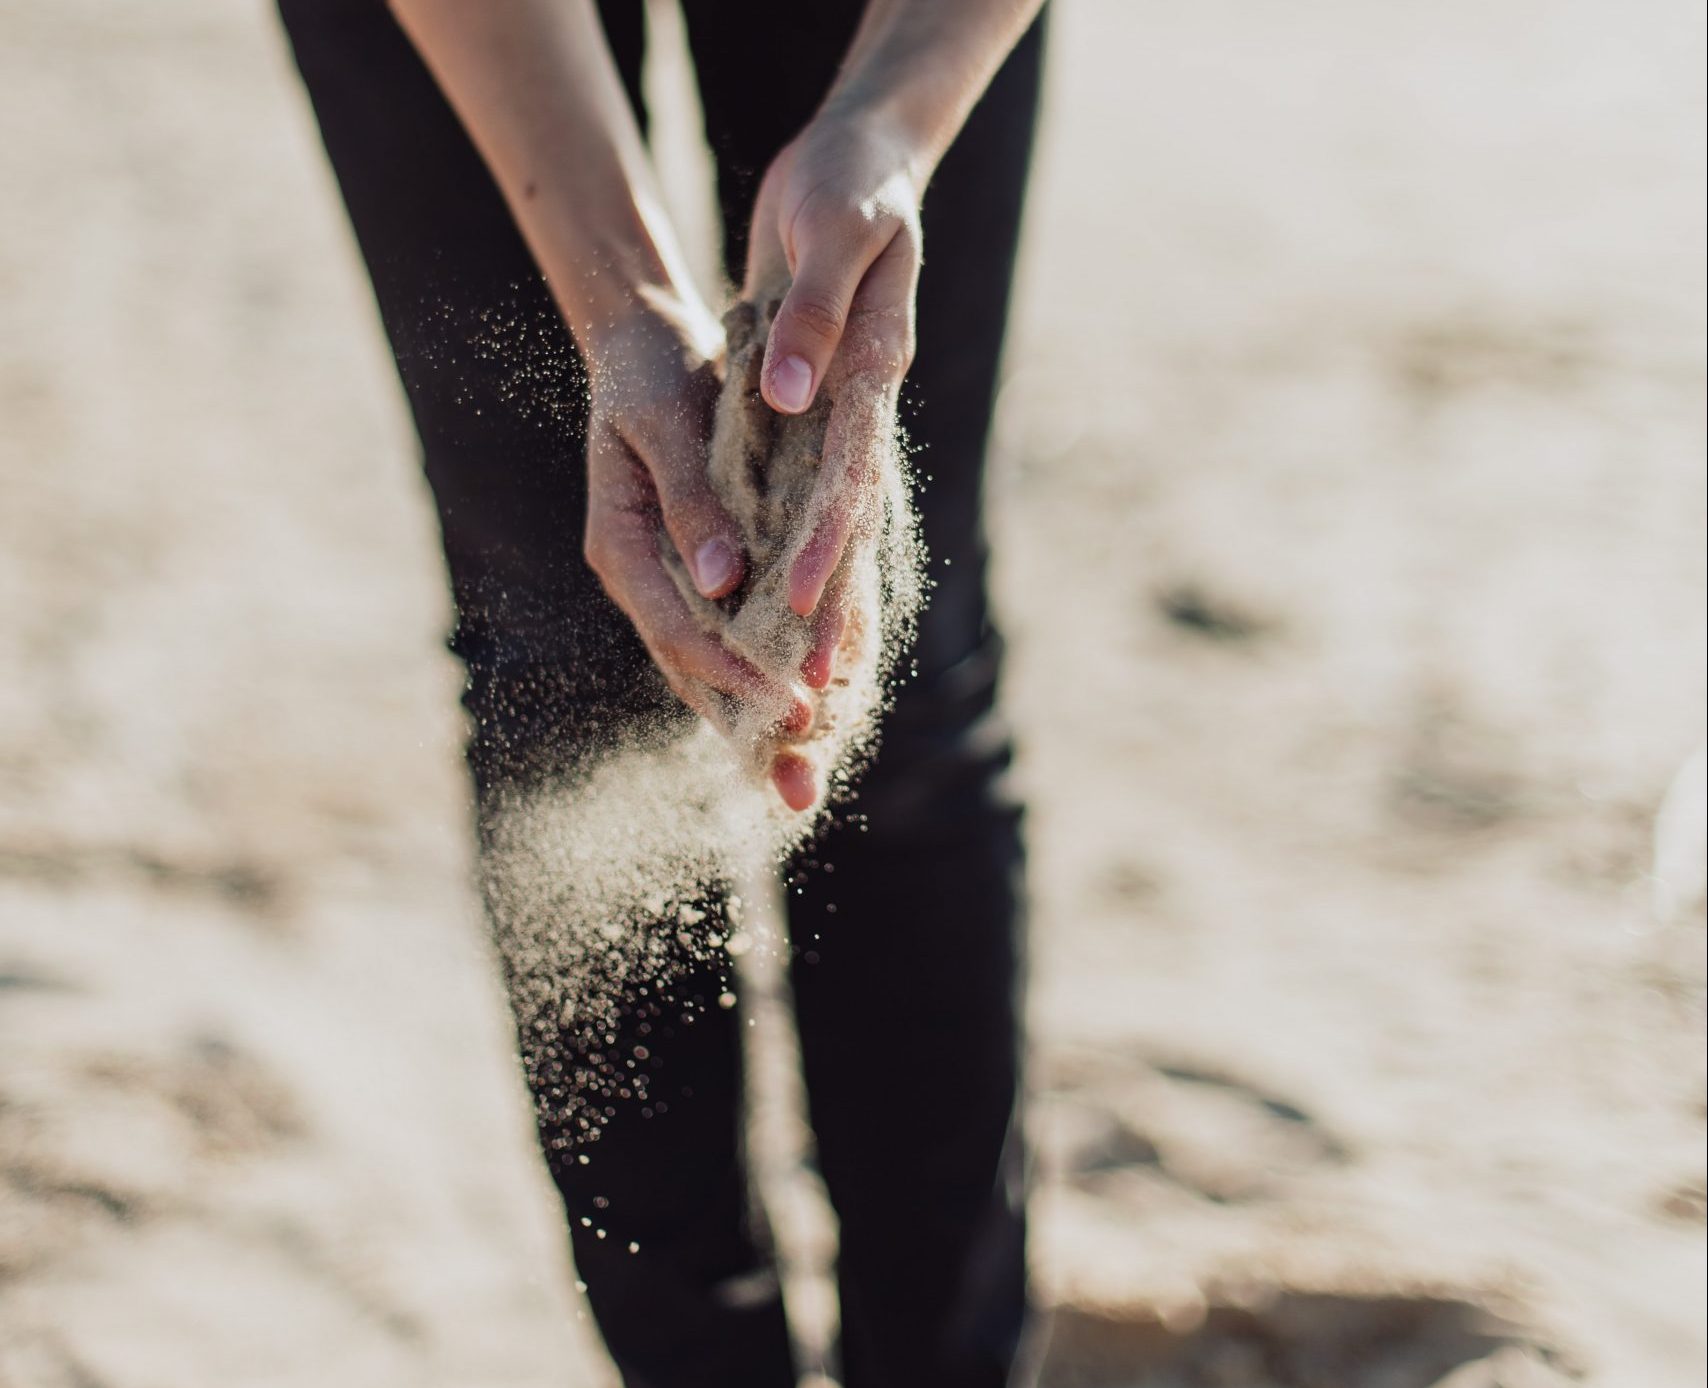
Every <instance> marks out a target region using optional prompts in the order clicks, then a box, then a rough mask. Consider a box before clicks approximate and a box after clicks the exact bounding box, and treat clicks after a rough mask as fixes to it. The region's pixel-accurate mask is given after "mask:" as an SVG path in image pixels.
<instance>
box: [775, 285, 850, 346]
mask: <svg viewBox="0 0 1708 1388" xmlns="http://www.w3.org/2000/svg"><path fill="white" fill-rule="evenodd" d="M788 310H789V317H790V319H791V321H792V322H793V324H794V325H795V326H796V327H797V328H800V329H804V330H805V331H806V332H807V333H808V334H809V335H811V336H812V337H815V338H818V339H820V340H821V341H830V342H833V341H835V340H836V339H837V338H839V337H841V336H842V331H843V329H844V328H845V327H846V326H847V323H848V311H847V309H846V308H845V307H844V306H843V304H842V303H841V301H840V300H838V299H837V298H836V296H835V295H834V294H831V293H829V292H827V291H825V290H820V289H811V288H808V289H797V290H796V292H795V293H794V294H793V295H791V296H790V299H789V305H788Z"/></svg>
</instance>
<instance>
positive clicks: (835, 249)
mask: <svg viewBox="0 0 1708 1388" xmlns="http://www.w3.org/2000/svg"><path fill="white" fill-rule="evenodd" d="M919 166H920V156H919V153H918V151H916V150H915V149H914V148H913V145H912V143H911V142H910V141H909V140H908V139H907V138H906V137H905V136H904V135H903V134H902V133H901V132H900V131H899V130H898V129H896V128H895V127H893V126H891V125H889V124H888V123H886V122H884V121H883V120H882V119H881V118H879V117H877V116H875V115H873V114H871V113H850V114H838V113H835V112H833V111H829V110H827V111H826V112H825V113H823V114H821V115H820V116H819V117H818V118H817V119H816V120H814V122H813V123H812V124H811V125H809V126H808V127H807V129H806V130H805V131H803V132H802V133H801V135H799V136H798V137H797V138H796V139H795V140H794V141H793V142H792V143H790V144H789V145H787V146H786V147H785V148H784V149H783V151H782V152H781V153H780V154H779V155H778V156H777V158H776V159H775V160H774V161H773V162H772V164H771V167H770V169H769V170H768V171H767V172H766V175H765V178H764V181H763V182H762V183H761V185H760V189H759V197H758V201H757V203H756V205H755V208H754V213H753V231H752V237H751V239H750V242H749V249H748V261H747V286H746V289H745V291H744V292H745V293H746V294H747V295H748V297H758V296H763V295H765V294H766V293H767V291H768V289H769V287H771V286H776V285H781V284H783V283H785V282H789V289H788V292H787V294H786V295H785V296H784V298H783V303H782V307H781V308H780V309H779V310H778V313H777V316H776V319H775V321H774V322H773V323H772V325H771V333H770V337H769V339H768V340H767V342H766V347H765V365H764V369H763V373H762V376H761V391H762V393H763V394H764V396H765V399H766V402H767V403H768V404H769V405H770V406H771V408H772V409H775V410H778V411H781V412H782V413H784V414H801V413H803V412H804V411H806V410H807V409H808V408H810V407H811V405H812V402H813V400H814V399H815V398H816V397H817V395H818V392H819V389H820V387H821V386H823V385H824V384H825V383H826V382H827V381H828V382H829V383H830V387H831V389H832V391H833V392H834V395H835V404H834V405H833V406H832V409H831V414H830V419H829V421H828V425H827V429H826V433H825V447H824V464H823V469H822V471H821V473H820V476H819V482H818V486H819V488H820V496H819V498H818V500H819V502H820V510H819V514H820V515H821V516H822V519H821V520H820V521H819V523H818V525H817V527H816V528H815V530H814V531H813V533H812V535H811V537H810V538H809V539H808V541H807V543H806V545H805V546H804V548H803V549H802V550H801V553H800V555H799V557H798V558H797V559H796V561H795V566H794V569H793V570H792V572H791V573H790V576H789V605H790V606H791V607H793V608H794V610H795V611H796V612H798V613H800V614H801V615H802V616H813V617H814V618H815V621H814V642H813V649H812V651H811V653H810V654H809V655H808V656H807V659H806V661H805V663H804V664H803V665H802V667H801V675H802V678H803V679H804V680H805V681H806V683H807V684H808V685H809V686H811V687H812V688H814V689H822V688H824V687H825V686H826V685H828V684H829V683H830V679H831V675H832V668H831V666H832V661H833V658H834V654H835V651H836V648H837V645H838V643H839V642H840V641H841V639H842V633H843V628H844V625H845V624H846V621H847V611H846V606H845V600H844V598H843V595H842V594H841V593H840V592H838V591H836V590H835V589H834V588H831V589H830V591H828V592H827V585H830V582H831V578H832V575H833V574H835V572H836V569H837V565H838V564H839V563H840V562H841V560H842V556H843V552H844V551H845V550H846V549H847V547H848V544H849V541H850V538H851V537H852V536H853V535H854V534H856V533H857V532H858V531H859V529H860V527H861V523H862V521H863V520H865V519H866V518H867V517H868V516H869V514H870V512H871V510H872V508H873V507H874V506H875V505H876V502H877V487H878V483H879V478H878V477H877V476H876V475H875V474H874V472H873V470H872V466H871V464H872V452H871V449H870V446H869V445H870V439H871V433H872V430H873V429H874V428H885V427H887V417H888V415H889V414H890V413H891V412H893V408H894V402H895V397H896V394H897V392H898V391H899V389H900V386H901V381H902V377H903V376H905V375H906V374H907V369H908V367H909V366H910V365H911V364H912V362H913V351H914V292H915V289H916V288H917V286H918V283H919V265H920V222H919V199H920V180H919V175H918V173H917V169H918V168H919ZM791 281H792V282H791ZM772 292H774V291H772ZM850 386H852V387H853V388H852V389H849V388H848V387H850Z"/></svg>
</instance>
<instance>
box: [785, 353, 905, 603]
mask: <svg viewBox="0 0 1708 1388" xmlns="http://www.w3.org/2000/svg"><path fill="white" fill-rule="evenodd" d="M893 398H894V391H893V388H885V387H883V386H880V385H872V386H871V387H870V388H866V386H864V385H863V386H861V387H860V388H857V389H848V390H845V391H843V392H842V393H841V394H840V395H839V396H838V398H837V401H836V405H835V406H834V408H832V410H831V412H830V422H829V425H828V426H827V427H826V429H825V434H824V462H823V464H822V465H821V466H820V468H819V476H818V481H817V482H816V483H815V484H814V487H813V499H812V505H811V512H809V514H815V515H816V519H815V520H814V521H813V523H812V530H811V531H810V532H809V534H808V536H807V542H806V544H804V545H803V546H801V551H800V553H799V554H798V555H796V556H795V560H794V562H793V564H792V565H791V566H790V568H789V606H790V607H791V608H793V609H794V611H795V612H797V613H799V614H800V615H801V616H803V617H810V616H811V615H812V614H813V613H814V612H815V611H816V610H817V609H818V606H819V603H820V601H821V600H822V599H823V597H824V592H825V587H826V585H828V584H829V582H830V580H831V576H832V575H833V574H835V572H836V567H837V565H838V564H840V563H841V562H842V556H843V554H844V553H845V552H846V551H847V549H848V542H849V540H850V539H851V538H852V537H853V536H854V534H855V532H856V531H857V530H859V529H860V528H861V525H862V523H863V522H865V521H867V520H868V518H870V517H873V516H875V507H874V506H873V505H872V502H873V491H874V489H875V488H876V486H877V484H878V470H879V467H880V465H881V463H882V460H883V457H884V453H885V450H887V449H889V448H892V447H894V440H893V438H892V437H891V434H890V424H889V421H890V419H891V418H892V416H893V412H894V407H893V403H892V402H893Z"/></svg>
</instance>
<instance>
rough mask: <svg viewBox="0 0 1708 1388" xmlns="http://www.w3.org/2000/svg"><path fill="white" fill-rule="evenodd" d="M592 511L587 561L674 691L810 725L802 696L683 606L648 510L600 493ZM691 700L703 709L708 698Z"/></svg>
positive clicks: (808, 708) (809, 709) (781, 720)
mask: <svg viewBox="0 0 1708 1388" xmlns="http://www.w3.org/2000/svg"><path fill="white" fill-rule="evenodd" d="M595 495H596V497H597V498H598V499H596V500H595V501H594V502H593V504H591V505H590V506H589V508H588V518H587V531H588V537H587V557H588V561H589V562H590V563H591V564H592V566H593V569H594V571H595V572H596V573H597V574H598V575H599V579H600V582H601V583H603V584H604V586H605V591H606V592H607V593H609V594H610V595H611V598H612V600H613V601H614V602H615V603H616V604H617V605H618V606H619V607H620V608H622V609H623V611H624V613H625V614H627V616H628V618H629V620H630V621H631V622H633V623H634V627H635V630H636V631H637V632H638V633H639V634H640V637H641V640H642V641H643V642H645V644H646V647H647V650H648V652H649V653H650V654H651V655H652V658H653V661H654V662H655V663H656V664H657V665H658V667H659V668H660V670H662V671H663V672H664V674H665V678H666V680H667V681H671V682H672V686H671V687H672V688H674V689H676V690H677V693H678V694H681V692H682V691H681V689H679V688H677V684H678V683H680V682H683V681H698V682H699V683H700V684H703V685H707V686H709V687H710V688H711V689H713V690H716V691H718V692H720V693H722V694H727V695H729V696H731V697H732V698H736V699H739V700H742V701H744V702H746V703H751V704H756V705H759V706H760V707H762V708H766V709H770V710H774V711H775V714H776V718H777V721H778V724H779V725H780V726H782V727H785V728H792V727H804V726H807V725H810V724H811V721H812V707H811V705H810V704H808V703H807V701H806V700H805V699H804V698H803V697H802V695H801V694H800V693H799V692H798V691H796V690H794V689H791V688H788V687H787V686H785V685H783V684H782V683H780V682H779V681H776V680H774V679H771V678H769V677H767V676H766V675H765V674H763V673H762V672H761V671H759V670H757V669H756V668H754V666H752V665H751V664H749V663H748V662H747V661H745V660H742V659H741V658H740V657H739V656H737V655H735V654H734V653H733V652H731V651H729V650H728V649H727V648H725V647H724V645H723V644H722V643H721V642H719V641H718V640H717V639H716V638H715V637H713V636H712V635H711V634H709V633H708V632H706V631H705V630H704V629H703V628H702V627H701V626H700V625H699V623H698V622H697V621H695V619H694V616H693V614H692V613H691V612H690V611H689V610H688V605H687V603H686V602H684V601H683V598H682V594H681V593H680V591H678V589H677V587H676V583H675V580H673V579H672V578H671V577H670V575H669V573H668V572H666V570H665V568H664V564H663V561H662V560H661V559H660V558H659V554H658V545H659V539H658V533H657V519H656V517H655V515H654V514H653V513H652V512H651V510H650V509H649V508H648V509H631V508H624V507H616V506H611V505H608V504H606V503H605V501H604V499H603V498H604V496H605V495H608V493H597V492H596V494H595ZM685 702H687V703H689V704H690V705H692V706H694V707H696V708H697V709H700V711H702V712H703V711H704V710H703V708H701V703H702V702H703V700H702V701H696V700H695V699H687V698H685Z"/></svg>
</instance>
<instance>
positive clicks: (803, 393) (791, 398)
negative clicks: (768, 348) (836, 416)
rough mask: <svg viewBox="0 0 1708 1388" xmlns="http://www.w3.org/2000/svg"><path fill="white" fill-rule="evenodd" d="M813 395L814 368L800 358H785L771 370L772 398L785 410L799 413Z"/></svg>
mask: <svg viewBox="0 0 1708 1388" xmlns="http://www.w3.org/2000/svg"><path fill="white" fill-rule="evenodd" d="M811 395H812V367H810V366H808V365H807V363H806V362H805V361H804V360H802V359H801V358H800V357H784V358H783V360H782V361H780V362H778V363H777V364H776V365H775V366H774V367H772V368H771V398H772V399H773V400H775V401H776V402H777V403H778V405H780V406H781V407H782V408H783V409H785V410H789V411H791V412H793V413H797V414H798V413H799V412H800V411H801V410H804V409H806V407H807V400H808V398H809V397H810V396H811Z"/></svg>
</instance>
